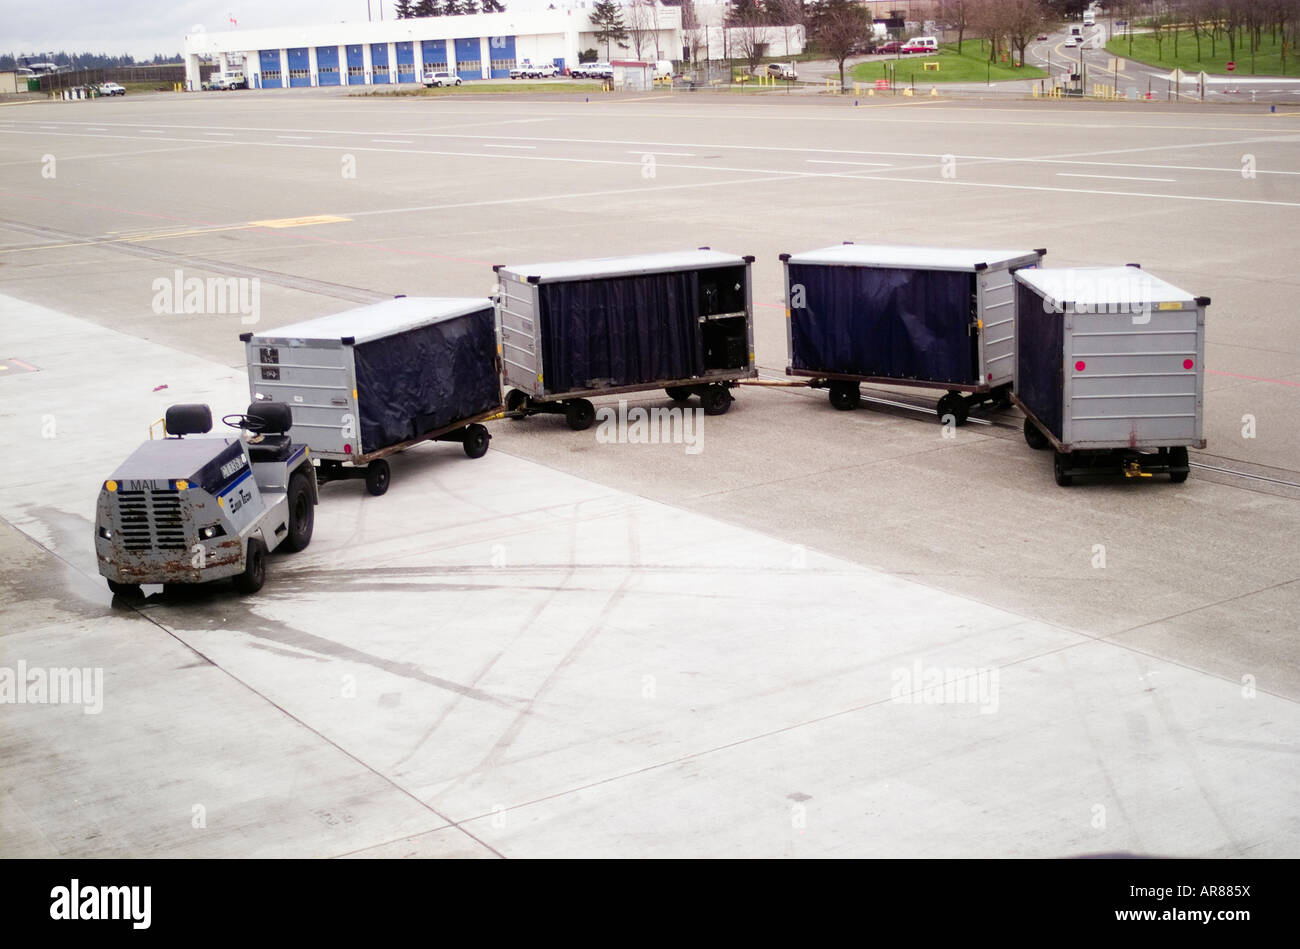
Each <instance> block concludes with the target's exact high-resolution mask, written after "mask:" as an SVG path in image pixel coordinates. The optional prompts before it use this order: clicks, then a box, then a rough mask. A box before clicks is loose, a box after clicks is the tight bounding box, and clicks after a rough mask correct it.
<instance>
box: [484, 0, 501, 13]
mask: <svg viewBox="0 0 1300 949" xmlns="http://www.w3.org/2000/svg"><path fill="white" fill-rule="evenodd" d="M482 2H483V12H484V13H505V12H506V5H505V4H504V3H502V2H501V0H482Z"/></svg>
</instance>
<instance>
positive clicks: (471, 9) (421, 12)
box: [395, 0, 506, 20]
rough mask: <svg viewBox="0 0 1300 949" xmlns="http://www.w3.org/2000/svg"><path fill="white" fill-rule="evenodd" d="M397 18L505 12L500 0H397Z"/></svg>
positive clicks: (408, 18) (411, 18)
mask: <svg viewBox="0 0 1300 949" xmlns="http://www.w3.org/2000/svg"><path fill="white" fill-rule="evenodd" d="M395 12H396V13H397V19H399V20H416V19H420V18H422V17H430V16H468V15H470V14H472V13H505V12H506V5H505V4H504V3H502V2H500V0H418V2H417V0H397V3H396V4H395Z"/></svg>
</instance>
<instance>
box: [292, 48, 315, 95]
mask: <svg viewBox="0 0 1300 949" xmlns="http://www.w3.org/2000/svg"><path fill="white" fill-rule="evenodd" d="M289 85H290V86H295V87H296V86H310V85H311V57H309V56H308V55H307V47H306V46H302V47H299V48H298V49H291V50H289Z"/></svg>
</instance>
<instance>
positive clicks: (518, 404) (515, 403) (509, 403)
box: [506, 389, 528, 412]
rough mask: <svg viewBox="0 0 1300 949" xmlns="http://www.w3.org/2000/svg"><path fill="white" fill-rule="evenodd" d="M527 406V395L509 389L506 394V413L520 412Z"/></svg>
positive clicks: (517, 390)
mask: <svg viewBox="0 0 1300 949" xmlns="http://www.w3.org/2000/svg"><path fill="white" fill-rule="evenodd" d="M527 406H528V393H526V392H522V391H520V390H519V389H511V390H510V391H509V392H507V393H506V411H507V412H520V411H523V410H524V409H525V408H526V407H527Z"/></svg>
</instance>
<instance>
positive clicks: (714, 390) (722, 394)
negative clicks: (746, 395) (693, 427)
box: [700, 385, 731, 415]
mask: <svg viewBox="0 0 1300 949" xmlns="http://www.w3.org/2000/svg"><path fill="white" fill-rule="evenodd" d="M700 404H701V405H703V406H704V414H705V415H723V414H725V413H726V411H727V409H729V408H731V393H730V392H728V391H727V387H726V386H720V385H711V386H705V387H704V390H703V391H702V392H701V393H700Z"/></svg>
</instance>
